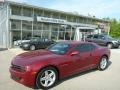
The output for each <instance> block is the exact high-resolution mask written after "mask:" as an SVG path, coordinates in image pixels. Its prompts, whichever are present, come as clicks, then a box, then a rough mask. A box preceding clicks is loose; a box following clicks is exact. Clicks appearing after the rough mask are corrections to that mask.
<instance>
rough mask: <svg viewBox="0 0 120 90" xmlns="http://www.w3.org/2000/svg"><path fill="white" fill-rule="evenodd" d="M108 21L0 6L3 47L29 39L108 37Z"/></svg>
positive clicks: (28, 7) (24, 6)
mask: <svg viewBox="0 0 120 90" xmlns="http://www.w3.org/2000/svg"><path fill="white" fill-rule="evenodd" d="M109 30H110V26H109V21H105V20H103V19H99V18H96V17H92V16H83V15H80V14H78V13H72V12H64V11H59V10H53V9H48V8H43V7H38V6H34V5H28V4H26V3H18V2H12V1H4V2H0V46H2V47H6V48H11V47H14V41H17V40H24V39H27V38H30V37H41V38H47V39H53V40H57V41H58V40H81V39H82V38H83V36H84V35H85V34H92V33H109Z"/></svg>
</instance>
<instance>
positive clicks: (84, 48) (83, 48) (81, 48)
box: [75, 44, 91, 53]
mask: <svg viewBox="0 0 120 90" xmlns="http://www.w3.org/2000/svg"><path fill="white" fill-rule="evenodd" d="M75 50H76V51H79V52H80V53H82V52H89V51H91V48H90V45H89V44H80V45H78V46H77V48H76V49H75Z"/></svg>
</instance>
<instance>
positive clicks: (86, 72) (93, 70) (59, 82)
mask: <svg viewBox="0 0 120 90" xmlns="http://www.w3.org/2000/svg"><path fill="white" fill-rule="evenodd" d="M111 64H112V62H111V61H109V62H108V66H107V68H106V70H107V69H108V68H109V67H110V65H111ZM96 71H98V69H97V68H95V69H91V70H88V71H84V72H81V73H78V74H75V75H72V76H69V77H67V78H64V79H61V80H60V81H58V83H56V85H55V86H57V85H59V84H61V83H63V82H64V81H67V80H69V79H72V78H76V77H80V76H82V75H85V74H88V73H93V72H96ZM55 86H54V87H55Z"/></svg>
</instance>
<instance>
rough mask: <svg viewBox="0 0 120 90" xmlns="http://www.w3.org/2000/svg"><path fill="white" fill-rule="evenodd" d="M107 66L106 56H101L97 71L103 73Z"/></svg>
mask: <svg viewBox="0 0 120 90" xmlns="http://www.w3.org/2000/svg"><path fill="white" fill-rule="evenodd" d="M107 66H108V58H107V57H106V56H103V57H102V58H101V60H100V62H99V65H98V69H99V70H101V71H103V70H105V69H106V68H107Z"/></svg>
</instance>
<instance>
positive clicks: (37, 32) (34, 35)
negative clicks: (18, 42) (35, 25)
mask: <svg viewBox="0 0 120 90" xmlns="http://www.w3.org/2000/svg"><path fill="white" fill-rule="evenodd" d="M41 33H42V30H39V31H33V37H40V38H41Z"/></svg>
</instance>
